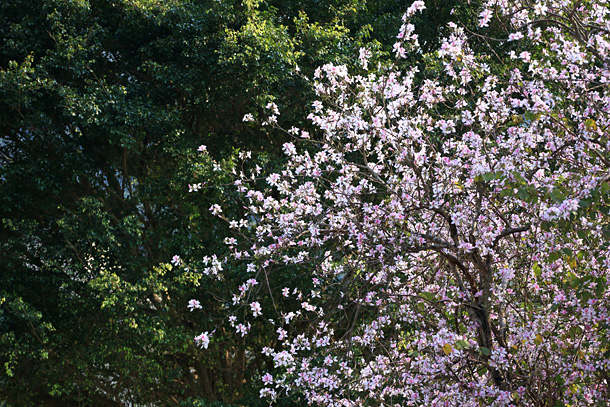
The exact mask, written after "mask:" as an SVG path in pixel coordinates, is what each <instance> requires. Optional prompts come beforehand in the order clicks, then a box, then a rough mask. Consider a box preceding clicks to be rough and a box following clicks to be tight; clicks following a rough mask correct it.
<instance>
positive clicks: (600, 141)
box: [198, 0, 610, 406]
mask: <svg viewBox="0 0 610 407" xmlns="http://www.w3.org/2000/svg"><path fill="white" fill-rule="evenodd" d="M424 7H425V6H424V4H423V2H421V1H416V2H415V3H413V5H412V6H411V7H410V8H409V11H408V12H407V14H406V15H405V18H404V25H403V26H402V29H401V31H400V33H399V36H398V37H399V41H398V42H397V43H396V44H395V46H394V50H395V52H396V54H397V56H398V57H405V56H407V55H408V54H409V53H410V52H412V51H417V49H418V48H417V47H418V44H417V36H416V35H415V34H414V27H413V26H412V25H411V24H409V18H410V17H411V16H412V15H414V14H415V13H416V12H418V11H419V10H421V9H423V8H424ZM494 16H498V20H497V22H495V24H496V27H500V28H502V27H505V28H506V30H507V32H506V35H505V37H504V38H500V39H498V38H488V37H486V36H485V31H484V27H487V26H488V25H490V24H494V21H495V20H494V19H493V18H494ZM473 30H475V31H476V33H475V32H473V31H470V30H468V27H460V26H458V25H457V24H451V25H450V34H449V36H448V37H447V38H446V39H445V40H444V41H443V43H442V46H441V47H440V49H439V50H438V52H437V53H436V54H435V55H434V56H433V60H434V62H435V63H436V64H438V65H439V66H441V67H442V74H441V75H439V77H437V78H434V79H432V78H426V77H422V75H420V72H419V71H418V69H417V68H411V69H406V70H403V71H402V72H399V71H396V70H392V69H388V70H387V71H384V72H383V73H381V74H374V73H371V72H368V71H366V69H367V59H368V55H367V51H366V50H363V51H362V52H361V55H360V60H361V65H362V67H361V68H362V72H366V74H363V75H351V74H350V73H349V72H348V70H347V69H346V68H345V67H344V66H333V65H325V66H323V67H321V68H320V69H318V71H317V72H316V75H315V76H316V78H315V79H316V83H315V88H316V92H317V94H318V96H319V98H320V101H319V102H316V103H314V106H313V109H314V111H313V112H312V113H311V114H310V116H309V118H310V119H311V121H312V122H313V124H314V125H315V126H316V127H317V128H318V129H319V130H320V137H319V139H316V138H315V137H312V138H311V139H310V136H309V133H307V132H306V131H304V130H300V129H297V128H291V129H290V130H287V131H288V132H289V133H290V134H292V135H294V136H295V138H304V139H310V140H309V142H308V143H309V144H305V142H304V143H303V146H302V147H299V148H297V146H295V145H294V144H292V143H287V144H286V145H285V146H284V151H285V153H286V155H287V157H288V163H287V164H286V166H285V167H284V168H283V169H282V170H281V171H280V172H278V173H274V174H271V175H269V176H268V177H267V178H266V181H267V183H268V186H269V187H268V189H264V190H263V189H261V188H258V189H257V187H256V185H257V183H256V174H254V173H253V174H243V176H242V177H241V179H239V180H237V182H236V185H238V188H239V189H240V190H241V191H242V192H244V194H245V197H246V200H247V201H248V203H247V214H246V216H245V217H244V218H243V219H226V220H227V221H228V222H229V223H230V225H231V227H233V228H235V230H237V231H240V232H242V233H241V235H239V233H236V237H235V238H233V239H229V240H227V242H226V243H227V244H228V245H229V246H230V247H231V248H232V250H233V251H234V252H233V259H219V258H215V259H210V260H209V261H208V263H209V267H208V268H206V269H205V270H204V272H205V273H207V274H209V275H210V276H211V277H213V276H221V272H222V271H221V270H222V263H223V262H225V261H227V262H228V261H236V262H238V263H239V262H242V263H244V265H243V267H244V268H246V269H247V270H248V271H249V272H250V273H251V275H252V278H251V279H249V280H248V281H247V282H245V283H244V284H243V285H242V286H241V287H240V289H239V293H237V294H235V296H234V298H233V305H234V306H235V309H234V311H233V313H232V314H231V316H230V324H231V325H232V326H233V327H234V328H235V330H236V332H237V334H238V335H242V336H243V335H245V334H247V332H248V330H249V329H250V327H251V326H252V324H254V323H255V321H266V322H265V323H267V322H268V323H269V324H272V325H273V326H274V330H277V334H278V337H277V342H275V343H274V344H273V346H270V347H268V348H265V349H263V353H265V354H266V355H267V356H269V357H270V358H272V360H273V366H274V367H275V368H276V369H275V370H274V371H272V372H270V373H269V374H267V375H265V376H264V377H263V378H262V379H263V383H264V384H265V388H264V389H263V390H261V395H262V396H265V397H268V398H269V399H270V400H274V399H276V398H278V397H280V395H281V394H282V392H284V391H291V390H292V391H298V392H300V393H301V394H302V395H303V396H304V397H305V398H306V400H307V401H308V402H310V403H313V404H318V405H328V406H360V405H425V406H454V405H455V406H480V405H497V406H508V405H515V406H516V405H523V406H526V405H527V406H559V405H561V406H563V405H571V406H574V405H595V404H596V403H597V405H606V404H607V403H608V402H609V401H610V387H609V386H610V383H609V382H608V381H609V380H610V377H609V374H610V344H609V341H608V332H607V330H608V327H609V325H608V324H609V323H610V314H609V306H610V303H609V302H610V293H609V292H608V280H607V279H608V273H609V272H610V260H609V259H610V251H609V248H608V237H609V235H610V233H609V230H608V223H609V222H610V221H609V219H608V204H609V203H610V194H609V191H610V185H609V182H610V172H609V169H610V168H609V167H610V166H609V164H610V152H609V147H610V144H609V143H610V141H609V139H608V126H609V125H610V115H609V113H610V112H609V109H610V93H609V88H608V81H609V80H610V71H609V70H608V69H609V64H610V59H609V58H610V55H609V52H610V42H609V41H608V40H609V37H610V8H609V7H608V2H607V1H605V0H604V1H595V2H589V1H577V2H568V1H559V0H548V1H544V0H543V1H536V2H522V1H514V2H513V1H508V0H489V1H486V2H485V3H484V8H483V10H482V12H481V13H480V20H479V27H478V28H476V29H475V28H473ZM492 40H493V41H498V40H500V43H501V47H497V48H496V50H495V52H494V49H492V48H488V49H487V51H488V52H481V51H476V52H475V49H479V50H480V49H482V48H483V47H482V46H481V45H480V44H482V43H485V42H487V41H492ZM475 42H477V43H478V45H477V47H476V48H475V47H474V46H473V44H474V43H475ZM268 108H269V109H270V111H271V114H270V116H269V117H268V119H267V120H266V121H265V122H264V123H263V124H266V125H273V126H277V127H280V126H279V124H278V116H279V114H280V112H279V110H278V109H277V107H276V106H275V105H273V104H270V105H269V106H268ZM249 118H250V117H247V119H249ZM313 140H316V141H313ZM210 210H211V211H212V212H214V213H215V214H216V215H218V216H220V217H223V213H222V207H221V205H215V206H213V207H212V208H210ZM238 235H239V236H238ZM287 268H288V269H292V270H295V272H294V274H292V275H290V274H286V273H283V272H282V270H286V269H287ZM281 273H283V274H281ZM280 274H281V277H278V275H280ZM263 303H264V304H266V305H264V306H263V305H262V304H263ZM198 338H199V339H198V340H199V341H200V342H202V343H203V344H204V345H205V346H207V344H208V343H209V341H210V336H209V335H208V333H207V332H206V333H205V334H203V335H202V336H200V337H198ZM212 340H213V338H212Z"/></svg>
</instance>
